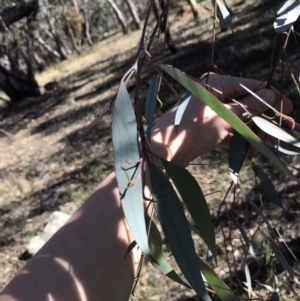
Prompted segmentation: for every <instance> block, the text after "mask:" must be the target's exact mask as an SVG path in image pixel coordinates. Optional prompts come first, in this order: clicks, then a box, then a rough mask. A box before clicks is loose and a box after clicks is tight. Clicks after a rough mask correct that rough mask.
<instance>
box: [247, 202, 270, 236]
mask: <svg viewBox="0 0 300 301" xmlns="http://www.w3.org/2000/svg"><path fill="white" fill-rule="evenodd" d="M247 200H248V202H249V203H250V205H251V206H252V207H253V208H254V210H255V211H256V213H257V214H258V215H260V216H261V218H262V220H263V221H264V223H265V224H266V225H267V228H268V230H269V232H270V233H271V235H272V236H273V237H276V233H275V231H274V229H273V228H272V226H271V225H270V223H269V221H268V219H267V217H266V216H265V215H264V214H263V213H262V211H261V210H260V209H259V208H258V207H257V206H256V204H255V203H254V202H253V201H252V200H250V199H249V198H248V197H247Z"/></svg>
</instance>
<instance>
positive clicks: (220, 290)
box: [198, 258, 239, 301]
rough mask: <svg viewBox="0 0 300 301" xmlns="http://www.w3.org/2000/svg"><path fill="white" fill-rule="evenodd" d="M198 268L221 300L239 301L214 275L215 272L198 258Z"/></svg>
mask: <svg viewBox="0 0 300 301" xmlns="http://www.w3.org/2000/svg"><path fill="white" fill-rule="evenodd" d="M198 263H199V266H200V270H201V272H202V274H203V275H204V277H205V278H206V280H207V282H208V284H209V285H210V286H211V288H212V289H213V290H214V291H215V292H216V294H217V296H218V297H219V298H220V299H221V300H222V301H239V298H238V297H237V296H236V295H235V294H234V293H233V291H232V290H231V289H230V288H229V287H228V286H227V285H226V284H225V283H224V282H223V281H222V280H221V279H220V278H219V277H218V276H217V275H216V273H215V272H214V271H213V270H212V269H211V268H210V267H209V266H208V265H207V264H206V263H204V262H203V261H202V260H201V259H200V258H198Z"/></svg>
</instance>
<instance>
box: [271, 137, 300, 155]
mask: <svg viewBox="0 0 300 301" xmlns="http://www.w3.org/2000/svg"><path fill="white" fill-rule="evenodd" d="M271 141H272V143H273V146H274V148H276V149H278V151H279V152H281V153H283V154H286V155H289V156H298V155H300V149H299V148H298V147H296V146H293V144H289V143H286V142H284V141H278V140H277V141H273V140H271ZM278 144H279V145H278Z"/></svg>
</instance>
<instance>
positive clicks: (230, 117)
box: [159, 64, 299, 181]
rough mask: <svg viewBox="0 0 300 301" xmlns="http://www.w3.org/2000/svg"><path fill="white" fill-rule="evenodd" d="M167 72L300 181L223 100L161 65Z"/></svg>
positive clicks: (184, 75)
mask: <svg viewBox="0 0 300 301" xmlns="http://www.w3.org/2000/svg"><path fill="white" fill-rule="evenodd" d="M159 66H160V67H161V68H162V69H163V70H164V71H165V72H167V73H168V74H169V75H171V76H172V77H173V78H174V79H175V80H177V81H178V82H179V83H180V84H181V85H182V86H183V87H185V88H186V89H187V90H189V91H190V92H191V93H192V94H193V95H195V96H196V97H197V98H199V99H201V101H202V102H203V103H205V104H206V105H207V106H209V107H210V108H211V109H212V110H213V111H215V112H216V113H217V114H218V115H219V116H220V117H222V118H223V119H224V120H225V121H226V122H228V123H229V124H230V125H231V126H232V127H233V128H234V129H235V130H236V131H237V132H239V133H240V134H241V135H242V136H243V137H244V138H245V139H246V140H247V141H249V142H250V143H251V144H252V145H254V146H255V147H256V148H257V149H258V150H259V151H260V152H261V153H262V154H263V155H265V156H266V157H267V158H268V159H270V160H271V161H272V162H273V163H274V164H276V165H277V166H278V167H279V168H280V169H281V170H282V171H283V172H285V173H286V174H287V175H288V176H290V177H291V178H292V179H294V180H296V181H299V180H298V179H297V178H296V177H295V176H294V175H293V173H292V172H291V171H290V170H288V169H287V167H286V166H285V165H284V164H283V163H282V162H281V161H280V160H279V159H278V158H277V157H276V155H275V154H273V153H272V151H271V150H269V149H268V147H267V146H265V145H264V143H263V142H262V141H261V140H260V138H259V137H257V135H255V134H254V133H253V132H252V131H251V130H250V129H249V128H248V127H247V126H246V125H245V124H244V123H243V122H242V121H241V120H240V119H239V118H238V117H237V116H236V115H235V114H233V113H232V112H231V111H230V110H228V109H227V108H226V107H225V106H224V104H223V103H222V102H220V101H219V100H218V99H216V98H215V97H214V96H213V95H212V94H210V93H209V92H208V91H207V90H206V89H205V88H203V87H202V86H201V85H200V84H199V83H198V82H197V81H196V80H195V79H192V78H191V77H189V76H187V75H186V74H184V73H182V72H181V71H179V70H177V69H175V68H173V67H172V66H168V65H163V64H160V65H159Z"/></svg>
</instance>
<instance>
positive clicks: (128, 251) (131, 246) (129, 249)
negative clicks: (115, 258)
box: [124, 240, 137, 259]
mask: <svg viewBox="0 0 300 301" xmlns="http://www.w3.org/2000/svg"><path fill="white" fill-rule="evenodd" d="M136 245H137V243H136V241H135V240H134V241H132V242H131V243H130V245H129V246H128V248H127V250H126V254H125V257H124V259H125V258H126V257H127V255H128V254H129V253H130V252H131V251H132V250H133V249H134V247H135V246H136Z"/></svg>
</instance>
